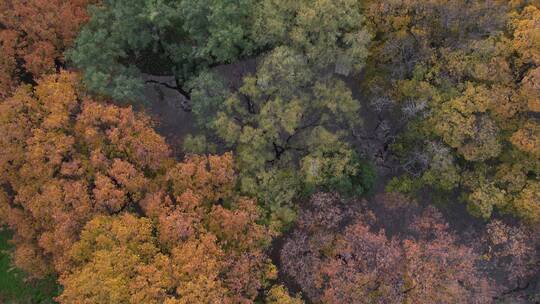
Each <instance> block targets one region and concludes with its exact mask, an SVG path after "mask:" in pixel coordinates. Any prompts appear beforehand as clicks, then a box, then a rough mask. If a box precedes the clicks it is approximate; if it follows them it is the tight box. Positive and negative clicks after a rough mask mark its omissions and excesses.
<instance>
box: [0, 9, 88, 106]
mask: <svg viewBox="0 0 540 304" xmlns="http://www.w3.org/2000/svg"><path fill="white" fill-rule="evenodd" d="M95 2H97V1H94V0H22V1H18V0H1V1H0V97H5V96H7V95H8V93H9V92H10V91H11V90H12V89H14V87H15V86H16V85H17V84H18V83H19V81H21V80H23V78H26V80H28V79H29V78H31V77H34V78H35V79H37V78H38V77H40V76H41V75H43V74H47V73H50V72H54V71H55V70H56V69H57V68H59V67H60V66H62V65H63V63H64V57H63V52H64V51H65V50H66V49H67V48H68V47H70V46H71V45H72V43H73V40H74V39H75V37H76V36H77V33H78V31H79V28H80V27H81V25H82V24H83V23H85V22H86V21H87V19H88V16H87V13H86V6H87V5H88V4H90V3H95Z"/></svg>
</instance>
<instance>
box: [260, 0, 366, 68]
mask: <svg viewBox="0 0 540 304" xmlns="http://www.w3.org/2000/svg"><path fill="white" fill-rule="evenodd" d="M255 16H256V17H255V21H254V29H253V31H254V34H253V35H254V39H255V40H256V41H259V42H260V43H261V44H266V45H277V46H288V47H291V48H293V49H294V50H296V51H297V52H300V53H301V54H303V55H305V57H306V61H307V62H308V64H309V65H310V66H311V67H317V68H320V69H325V68H331V69H334V70H335V72H337V73H339V74H344V75H348V74H349V72H352V71H358V70H360V69H361V68H362V67H363V66H364V63H365V60H366V58H367V54H368V51H367V45H368V43H369V41H370V39H371V35H370V34H369V32H368V31H367V30H366V28H365V27H364V26H363V23H364V16H363V15H362V4H361V1H356V0H339V1H328V0H317V1H304V0H302V1H294V2H290V1H283V0H265V1H262V3H261V5H260V6H259V7H258V9H257V10H256V11H255Z"/></svg>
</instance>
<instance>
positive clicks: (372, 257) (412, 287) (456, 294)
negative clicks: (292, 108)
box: [281, 193, 492, 303]
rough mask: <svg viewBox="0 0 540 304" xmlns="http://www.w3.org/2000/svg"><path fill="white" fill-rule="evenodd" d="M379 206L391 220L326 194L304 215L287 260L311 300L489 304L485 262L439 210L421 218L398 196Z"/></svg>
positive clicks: (313, 201) (289, 244)
mask: <svg viewBox="0 0 540 304" xmlns="http://www.w3.org/2000/svg"><path fill="white" fill-rule="evenodd" d="M376 200H377V201H376V203H377V205H378V206H379V208H380V207H383V210H380V211H379V212H377V213H380V214H381V215H382V216H384V217H388V218H383V219H382V220H381V219H379V218H378V217H377V215H376V214H375V213H374V212H373V211H371V210H370V209H369V208H367V205H366V204H365V203H364V204H363V203H361V202H358V201H346V200H343V199H341V198H340V197H339V196H337V195H335V194H321V193H319V194H315V195H314V196H313V197H312V199H311V202H310V205H309V207H308V209H307V210H305V211H303V212H302V213H301V214H300V216H299V221H298V226H297V228H296V230H295V231H294V233H293V234H292V236H291V237H289V238H288V240H287V241H286V242H285V245H284V247H283V249H282V251H281V260H282V263H283V266H284V271H285V273H286V274H287V275H289V276H291V277H292V278H293V279H295V282H296V283H297V284H299V285H300V287H302V290H303V292H305V294H306V296H307V297H308V298H309V299H310V300H311V301H315V302H322V303H434V302H435V303H456V302H458V303H468V302H471V301H475V302H478V303H491V300H492V299H491V296H492V294H491V293H492V287H491V286H490V282H489V281H488V280H486V279H484V275H485V274H484V273H483V272H482V270H481V269H480V268H479V267H478V265H479V262H480V256H479V255H478V253H476V252H475V251H473V249H472V248H470V247H467V246H464V245H460V244H459V242H458V239H457V237H456V235H455V234H454V233H453V232H451V231H450V230H449V228H448V224H446V223H445V221H444V219H443V218H442V216H441V214H440V213H439V212H438V211H436V210H435V209H434V208H431V207H429V208H426V209H425V210H423V211H421V210H420V211H421V212H420V214H418V211H419V209H418V208H419V207H416V206H415V205H414V204H413V203H412V202H407V201H406V199H405V198H404V197H403V196H396V195H393V194H386V195H382V196H379V197H377V198H376ZM411 212H412V214H415V215H414V216H410V217H409V216H406V215H408V214H410V213H411ZM386 223H391V224H390V225H387V224H386ZM385 228H389V229H388V230H385Z"/></svg>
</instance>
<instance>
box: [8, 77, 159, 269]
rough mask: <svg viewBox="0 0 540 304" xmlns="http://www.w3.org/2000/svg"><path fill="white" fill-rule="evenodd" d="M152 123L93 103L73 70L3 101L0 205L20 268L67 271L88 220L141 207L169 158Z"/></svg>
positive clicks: (45, 79) (21, 88)
mask: <svg viewBox="0 0 540 304" xmlns="http://www.w3.org/2000/svg"><path fill="white" fill-rule="evenodd" d="M151 125H152V124H151V122H150V121H149V119H148V118H147V117H145V116H143V115H139V114H136V113H134V112H133V111H132V110H131V108H119V107H116V106H112V105H104V104H99V103H96V102H94V101H92V100H90V99H89V98H88V97H87V96H85V94H84V93H83V92H82V91H81V89H80V88H79V87H78V77H77V76H76V75H75V74H71V73H67V72H62V73H60V74H57V75H56V74H55V75H50V76H47V77H45V78H43V79H42V80H40V81H39V84H38V85H37V86H36V87H35V88H31V87H30V86H27V85H23V86H21V87H20V88H18V89H17V90H16V91H15V92H14V95H13V96H12V97H10V98H8V99H6V100H5V101H4V102H2V103H0V134H1V135H0V145H1V146H2V147H4V148H3V150H2V154H1V155H0V172H1V174H0V185H1V188H0V189H1V192H3V195H1V196H0V197H2V198H3V199H2V201H1V203H0V210H1V213H2V217H1V219H2V220H3V221H4V222H5V223H6V224H8V226H9V227H10V228H12V229H13V230H14V231H15V236H14V240H15V243H16V248H17V249H16V252H15V262H16V264H17V265H18V266H20V267H21V268H23V269H25V270H26V271H28V272H29V273H31V274H33V275H35V276H41V275H44V274H46V273H48V272H51V271H53V270H56V271H58V272H61V271H64V270H66V269H67V268H69V265H68V264H67V259H66V254H67V251H68V249H69V248H70V246H71V245H72V244H73V242H75V241H76V240H77V238H78V233H79V232H80V230H81V229H82V227H83V226H84V224H85V223H86V221H88V220H90V219H91V218H92V216H93V215H94V214H96V213H106V214H111V213H116V212H119V211H121V210H129V209H134V208H135V206H136V204H137V202H138V201H139V200H141V199H142V197H143V195H144V193H145V192H146V191H147V189H148V188H151V184H152V182H150V180H149V178H151V177H153V176H155V175H157V174H158V173H159V172H161V171H163V170H164V163H166V162H167V161H169V158H168V157H169V148H168V146H167V145H166V144H165V140H164V139H163V138H162V137H160V136H159V135H157V134H156V133H155V132H154V130H153V129H152V128H151Z"/></svg>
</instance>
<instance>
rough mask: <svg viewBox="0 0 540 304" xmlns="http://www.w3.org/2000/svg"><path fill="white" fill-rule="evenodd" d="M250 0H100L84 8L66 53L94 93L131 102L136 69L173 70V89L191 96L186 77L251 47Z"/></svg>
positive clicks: (138, 81) (137, 86) (137, 88)
mask: <svg viewBox="0 0 540 304" xmlns="http://www.w3.org/2000/svg"><path fill="white" fill-rule="evenodd" d="M254 5H255V2H254V1H251V0H248V1H238V0H227V1H216V0H205V1H189V0H183V1H170V0H166V1H158V2H148V1H144V0H137V1H126V0H106V1H102V4H101V5H99V6H93V7H91V8H90V15H91V18H90V21H89V22H88V24H86V25H85V26H84V27H83V29H82V30H81V32H80V34H79V36H78V37H77V39H76V43H75V47H74V49H73V50H71V51H70V52H69V56H68V57H69V58H70V59H71V61H73V63H74V64H75V66H76V67H78V68H80V69H82V70H83V71H84V82H85V84H86V85H87V86H88V88H89V89H90V90H91V91H93V92H96V93H101V94H106V95H108V96H111V97H113V98H114V99H115V100H118V101H137V100H138V97H139V96H140V92H141V89H142V86H143V80H142V78H141V73H151V74H167V75H174V77H175V80H176V84H175V86H170V85H166V86H168V87H171V88H173V89H175V90H177V91H178V92H179V93H180V94H182V95H183V96H184V97H185V98H187V99H188V100H189V99H190V98H191V94H190V92H189V90H188V89H187V88H186V82H187V81H188V80H190V79H191V78H192V77H194V76H196V75H197V74H198V72H200V71H201V70H204V69H205V68H208V67H212V66H215V65H218V64H221V63H228V62H231V61H233V60H235V59H237V58H239V57H242V56H246V55H248V54H250V53H251V52H253V51H254V49H255V48H256V45H255V44H254V43H253V41H252V40H251V39H250V38H249V36H248V34H249V33H248V32H247V31H248V28H249V16H250V10H251V9H252V7H254Z"/></svg>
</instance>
